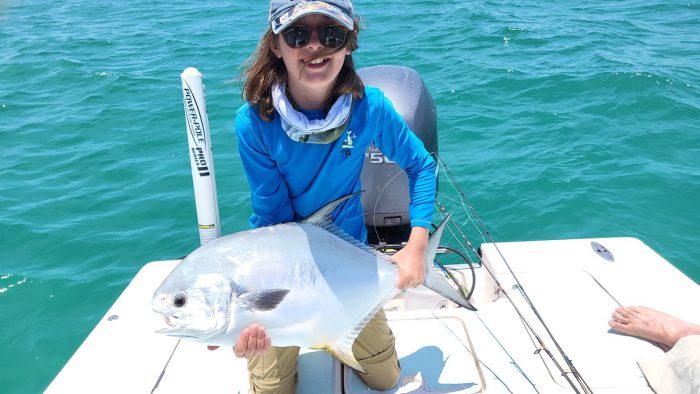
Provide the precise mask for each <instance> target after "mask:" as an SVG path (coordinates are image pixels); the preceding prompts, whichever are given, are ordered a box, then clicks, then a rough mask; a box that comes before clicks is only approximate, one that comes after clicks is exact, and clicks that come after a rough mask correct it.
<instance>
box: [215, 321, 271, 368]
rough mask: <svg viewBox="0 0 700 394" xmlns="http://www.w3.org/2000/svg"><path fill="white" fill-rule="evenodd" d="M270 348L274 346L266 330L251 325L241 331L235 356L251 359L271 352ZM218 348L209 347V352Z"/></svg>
mask: <svg viewBox="0 0 700 394" xmlns="http://www.w3.org/2000/svg"><path fill="white" fill-rule="evenodd" d="M270 346H272V341H271V339H270V337H268V336H267V334H266V333H265V328H263V327H262V326H259V325H257V324H251V325H250V326H248V327H247V328H245V329H243V331H241V335H240V336H239V337H238V341H236V344H235V345H234V346H233V354H235V355H236V357H238V358H247V359H250V358H252V357H256V356H259V355H261V354H263V353H265V352H266V351H268V350H270ZM218 348H219V347H218V346H207V349H209V350H216V349H218Z"/></svg>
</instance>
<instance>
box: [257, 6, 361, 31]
mask: <svg viewBox="0 0 700 394" xmlns="http://www.w3.org/2000/svg"><path fill="white" fill-rule="evenodd" d="M312 14H320V15H325V16H327V17H329V18H331V19H333V20H335V21H336V22H338V23H340V24H341V25H342V26H343V27H345V28H346V29H348V30H352V29H353V27H354V25H355V21H353V19H352V17H350V16H349V15H348V14H347V13H345V12H343V10H341V9H340V8H338V7H336V6H332V5H330V4H328V3H323V2H317V3H304V4H300V5H297V6H294V7H293V8H292V9H290V10H288V11H286V12H285V13H283V14H282V15H280V16H279V17H277V18H275V19H273V20H272V22H271V23H270V25H271V27H272V32H273V33H275V34H279V32H281V31H282V30H284V29H286V28H287V27H289V26H290V25H291V24H292V23H294V22H296V21H297V20H299V19H301V18H303V17H305V16H307V15H312Z"/></svg>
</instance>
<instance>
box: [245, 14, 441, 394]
mask: <svg viewBox="0 0 700 394" xmlns="http://www.w3.org/2000/svg"><path fill="white" fill-rule="evenodd" d="M269 22H270V29H269V30H268V31H267V32H266V33H265V34H264V35H263V37H262V39H261V41H260V43H259V45H258V48H257V49H256V51H255V53H254V54H253V56H252V57H251V60H250V63H249V66H248V68H247V69H246V70H245V72H244V75H245V77H246V78H245V82H244V86H243V96H244V98H245V100H246V103H245V104H244V105H243V106H242V107H241V108H240V109H239V110H238V112H237V116H236V135H237V139H238V149H239V153H240V156H241V161H242V162H243V168H244V169H245V173H246V177H247V180H248V183H249V185H250V190H251V201H252V207H253V214H252V215H251V217H250V224H251V227H260V226H268V225H272V224H277V223H282V222H289V221H294V220H299V219H302V218H304V217H306V216H308V215H310V214H311V213H313V212H314V211H316V210H317V209H319V208H320V207H322V206H323V205H325V204H326V203H328V202H330V201H332V200H335V199H337V198H339V197H342V196H345V195H348V194H351V193H353V192H357V191H359V190H361V185H360V171H361V169H362V163H363V159H364V152H365V150H366V148H367V147H368V146H369V144H370V143H374V144H375V145H376V146H377V147H379V148H380V149H381V150H382V151H383V152H384V154H385V155H387V156H388V157H390V158H391V159H392V160H394V161H395V162H397V163H398V164H399V165H400V166H401V167H402V168H403V169H404V170H405V171H406V173H407V174H408V178H409V184H410V197H411V204H410V216H411V225H412V230H411V234H410V237H409V240H408V243H407V244H406V246H405V247H404V248H403V249H402V250H401V251H400V252H398V253H396V254H395V255H394V257H393V259H394V260H395V262H396V263H397V264H398V267H399V279H398V281H397V283H396V287H397V288H399V289H405V288H408V287H416V286H418V285H420V284H421V283H422V282H423V279H424V271H423V269H424V258H425V249H426V246H427V242H428V228H429V227H430V226H431V216H432V209H433V200H434V198H435V162H434V161H433V159H432V158H431V156H430V155H429V154H428V152H426V150H425V149H424V147H423V144H422V143H421V142H420V140H419V139H418V138H417V137H416V136H415V135H414V134H413V133H412V132H411V131H410V130H409V129H408V127H407V125H406V123H405V122H404V121H403V119H402V118H401V116H400V115H399V114H397V113H396V111H395V110H394V109H393V107H392V105H391V103H390V102H389V101H388V100H387V99H386V98H385V97H384V95H383V94H382V92H381V91H379V90H378V89H375V88H369V87H365V86H364V85H363V83H362V81H361V80H360V78H359V76H358V75H357V74H356V73H355V68H354V64H353V59H352V52H353V51H354V50H355V49H357V47H358V44H357V36H358V32H359V28H358V23H357V21H356V20H355V19H354V16H353V7H352V3H351V1H350V0H327V1H308V0H306V1H305V0H272V1H270V14H269ZM333 221H334V222H335V224H336V225H338V226H339V227H340V228H342V229H343V230H344V231H345V232H347V233H348V234H350V235H352V236H353V237H355V238H357V239H359V240H362V241H363V242H366V228H365V225H364V216H363V210H362V205H361V201H360V198H359V197H355V198H351V199H350V200H348V201H346V202H345V203H343V204H342V205H341V206H339V207H338V208H337V209H336V211H335V212H334V213H333ZM350 263H351V262H350ZM329 318H332V317H330V316H329ZM270 345H271V339H270V338H269V337H267V336H266V334H265V330H264V328H263V327H259V326H256V325H252V326H250V327H248V328H247V329H245V330H244V331H243V333H242V334H241V336H240V338H239V340H238V342H237V343H236V345H235V347H234V352H235V354H236V356H238V357H245V358H247V359H248V369H249V371H250V387H251V391H252V392H254V393H293V392H294V391H295V387H296V379H297V377H296V360H297V355H298V353H299V348H297V347H287V348H277V347H271V346H270ZM353 353H354V355H355V358H356V359H357V360H358V362H359V363H360V364H361V365H362V366H363V367H364V368H365V369H366V370H367V374H366V375H362V376H361V378H362V379H363V380H364V381H365V383H366V384H367V385H368V386H369V387H370V388H372V389H375V390H384V389H388V388H391V387H393V386H394V385H395V384H396V382H397V381H398V378H399V372H400V370H399V364H398V359H397V356H396V351H395V349H394V337H393V334H392V333H391V330H390V329H389V327H388V325H387V322H386V317H385V316H384V313H383V311H380V312H379V313H377V315H376V316H375V317H374V318H373V319H372V320H371V321H370V323H369V324H368V325H367V327H366V328H365V329H364V330H363V331H362V333H361V334H360V336H359V337H358V338H357V340H356V341H355V343H354V345H353Z"/></svg>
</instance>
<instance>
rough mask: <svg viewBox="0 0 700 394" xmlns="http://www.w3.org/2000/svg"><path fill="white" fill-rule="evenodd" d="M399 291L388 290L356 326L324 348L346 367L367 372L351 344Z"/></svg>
mask: <svg viewBox="0 0 700 394" xmlns="http://www.w3.org/2000/svg"><path fill="white" fill-rule="evenodd" d="M398 292H399V291H398V290H397V289H394V290H392V291H391V292H389V294H388V295H387V296H386V297H384V299H383V300H381V301H380V302H379V304H377V306H376V307H374V309H372V310H371V311H370V312H369V313H368V314H367V316H365V317H364V318H363V319H362V320H361V321H360V322H359V323H358V324H357V325H356V326H355V328H353V329H352V331H350V333H348V335H346V336H345V338H342V339H341V340H339V341H338V342H336V343H334V344H332V345H331V346H329V347H328V348H327V349H324V350H326V351H327V352H328V353H330V354H332V355H333V357H335V358H337V359H338V360H339V361H340V362H342V363H343V364H345V365H347V366H348V367H350V368H352V369H354V370H356V371H358V372H361V373H367V371H365V369H364V368H363V367H362V365H360V363H359V362H358V361H357V360H356V359H355V355H354V354H353V353H352V345H353V343H355V339H357V337H358V336H359V335H360V333H361V332H362V330H364V329H365V327H366V326H367V324H368V323H369V321H370V320H372V318H374V315H376V314H377V312H379V309H381V308H382V307H383V306H384V304H386V303H387V302H389V300H391V299H392V298H394V296H395V295H396V294H397V293H398Z"/></svg>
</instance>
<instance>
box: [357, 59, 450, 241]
mask: <svg viewBox="0 0 700 394" xmlns="http://www.w3.org/2000/svg"><path fill="white" fill-rule="evenodd" d="M358 74H359V75H360V77H361V78H362V80H363V82H364V83H365V85H367V86H373V87H377V88H379V89H381V90H382V91H383V92H384V94H385V95H386V97H387V98H388V99H389V100H390V101H391V103H392V104H393V106H394V108H395V109H396V111H397V112H398V113H399V114H400V115H401V116H402V117H403V119H404V120H405V121H406V123H407V124H408V127H409V128H410V129H411V130H412V131H413V132H414V133H415V134H416V135H417V136H418V138H420V140H421V141H423V145H424V146H425V149H426V150H427V151H428V152H430V153H431V154H433V156H435V155H436V154H437V151H438V147H437V115H436V111H435V102H434V101H433V98H432V97H431V96H430V92H428V89H427V88H426V87H425V84H424V83H423V80H422V79H421V77H420V75H418V73H417V72H416V71H415V70H413V69H411V68H408V67H402V66H389V65H381V66H374V67H366V68H362V69H360V70H358ZM360 180H361V182H362V188H363V189H364V190H365V192H364V193H363V194H362V205H363V207H364V214H365V225H366V226H367V235H368V241H369V243H370V244H377V243H379V241H384V242H389V243H395V242H400V241H405V240H406V237H407V236H408V234H409V232H410V228H411V220H410V217H409V215H408V205H409V200H410V199H409V194H408V177H407V176H406V173H405V172H404V171H402V170H401V168H400V167H399V166H398V165H397V164H396V163H394V162H392V161H391V160H390V159H389V158H387V157H386V156H384V154H383V153H382V152H381V151H380V150H379V149H378V148H377V147H375V146H374V145H370V147H369V148H368V149H367V151H366V152H365V161H364V165H363V167H362V174H361V177H360Z"/></svg>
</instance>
